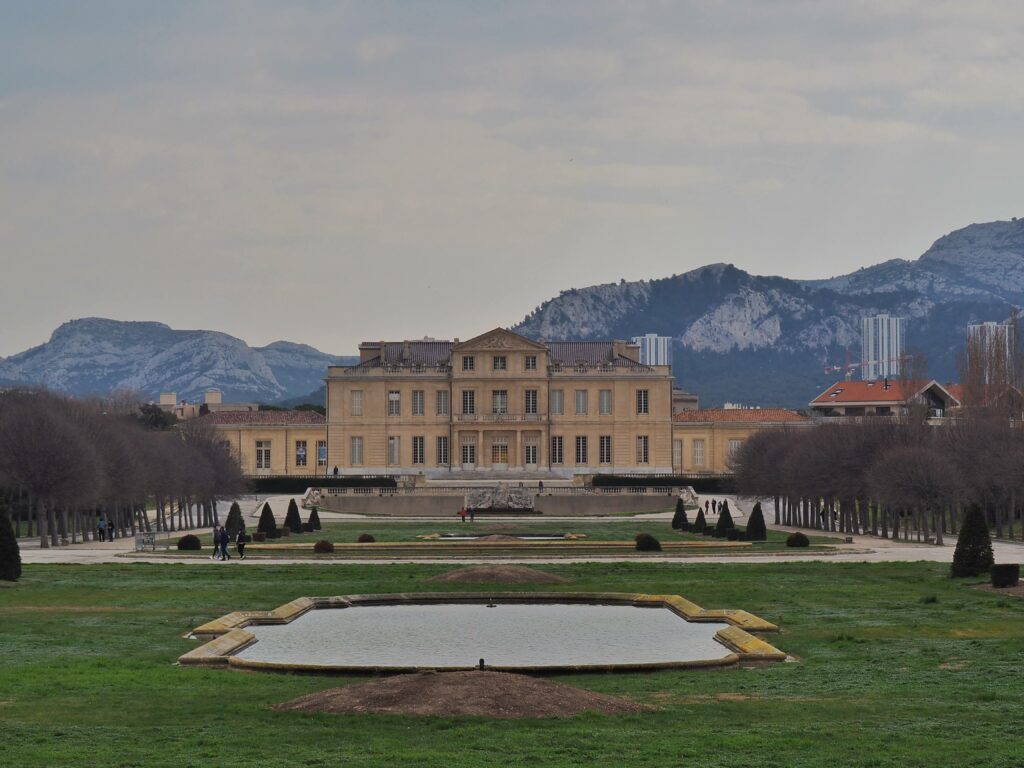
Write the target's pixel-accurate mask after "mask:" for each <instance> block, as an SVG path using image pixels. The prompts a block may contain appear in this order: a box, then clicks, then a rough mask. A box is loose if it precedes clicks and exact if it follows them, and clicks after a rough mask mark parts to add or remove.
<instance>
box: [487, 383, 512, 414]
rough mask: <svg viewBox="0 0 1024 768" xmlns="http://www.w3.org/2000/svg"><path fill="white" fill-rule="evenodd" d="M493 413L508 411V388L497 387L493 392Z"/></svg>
mask: <svg viewBox="0 0 1024 768" xmlns="http://www.w3.org/2000/svg"><path fill="white" fill-rule="evenodd" d="M491 413H508V390H507V389H495V390H493V391H492V392H491Z"/></svg>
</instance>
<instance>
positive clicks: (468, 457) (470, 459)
mask: <svg viewBox="0 0 1024 768" xmlns="http://www.w3.org/2000/svg"><path fill="white" fill-rule="evenodd" d="M462 463H463V464H464V465H468V466H472V465H474V464H476V443H463V444H462Z"/></svg>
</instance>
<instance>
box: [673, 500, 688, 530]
mask: <svg viewBox="0 0 1024 768" xmlns="http://www.w3.org/2000/svg"><path fill="white" fill-rule="evenodd" d="M689 527H690V521H689V520H687V519H686V505H685V504H683V500H682V499H676V513H675V514H674V515H672V528H673V530H676V531H685V530H686V529H687V528H689Z"/></svg>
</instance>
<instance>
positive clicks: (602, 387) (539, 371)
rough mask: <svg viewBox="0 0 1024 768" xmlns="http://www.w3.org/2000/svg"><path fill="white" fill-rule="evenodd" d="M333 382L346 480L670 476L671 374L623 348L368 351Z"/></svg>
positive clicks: (480, 342)
mask: <svg viewBox="0 0 1024 768" xmlns="http://www.w3.org/2000/svg"><path fill="white" fill-rule="evenodd" d="M359 357H360V361H359V363H358V364H357V365H353V366H331V367H330V368H328V371H327V397H326V405H327V420H326V441H327V465H328V466H329V467H331V468H332V471H333V468H334V467H338V471H339V473H340V474H418V473H424V474H435V473H440V472H448V471H453V470H456V471H463V472H471V471H476V470H484V471H489V472H502V471H506V470H508V471H513V470H514V471H519V472H530V471H546V472H556V473H560V474H597V473H600V472H650V473H670V472H671V471H672V374H671V371H670V369H669V367H668V366H658V365H643V364H641V363H640V354H639V347H638V346H636V345H634V344H631V343H628V342H624V341H607V342H605V341H599V342H594V341H585V342H562V341H556V342H546V343H541V342H536V341H532V340H530V339H527V338H524V337H522V336H519V335H517V334H515V333H512V332H510V331H507V330H504V329H500V328H499V329H495V330H493V331H490V332H488V333H485V334H483V335H481V336H477V337H475V338H473V339H469V340H468V341H461V342H460V341H459V340H458V339H456V340H454V341H433V340H429V339H427V340H423V341H402V342H387V341H381V342H365V343H363V344H361V345H360V347H359Z"/></svg>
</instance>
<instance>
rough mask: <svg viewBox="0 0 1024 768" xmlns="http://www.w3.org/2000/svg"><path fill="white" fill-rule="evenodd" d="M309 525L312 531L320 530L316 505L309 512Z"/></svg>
mask: <svg viewBox="0 0 1024 768" xmlns="http://www.w3.org/2000/svg"><path fill="white" fill-rule="evenodd" d="M309 527H310V528H312V529H313V530H314V531H319V530H320V515H319V514H317V511H316V507H313V509H312V510H310V512H309Z"/></svg>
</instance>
